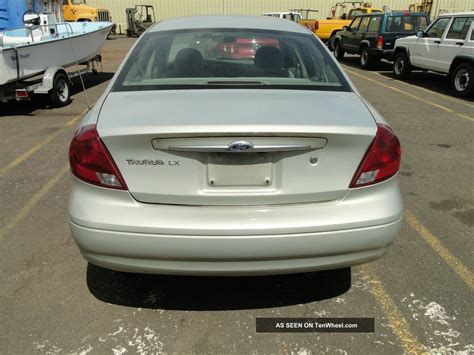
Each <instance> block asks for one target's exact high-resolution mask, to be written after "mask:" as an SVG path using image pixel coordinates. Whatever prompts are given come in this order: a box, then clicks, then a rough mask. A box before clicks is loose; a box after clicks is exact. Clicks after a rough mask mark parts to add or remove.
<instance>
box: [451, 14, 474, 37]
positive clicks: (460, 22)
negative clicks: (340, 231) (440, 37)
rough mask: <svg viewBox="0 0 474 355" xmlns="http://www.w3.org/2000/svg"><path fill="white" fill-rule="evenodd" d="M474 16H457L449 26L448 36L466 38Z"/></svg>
mask: <svg viewBox="0 0 474 355" xmlns="http://www.w3.org/2000/svg"><path fill="white" fill-rule="evenodd" d="M472 22H473V17H456V18H455V19H454V21H453V23H452V24H451V27H450V28H449V31H448V34H447V35H446V38H448V39H465V38H466V35H467V32H468V31H469V28H470V27H471V23H472Z"/></svg>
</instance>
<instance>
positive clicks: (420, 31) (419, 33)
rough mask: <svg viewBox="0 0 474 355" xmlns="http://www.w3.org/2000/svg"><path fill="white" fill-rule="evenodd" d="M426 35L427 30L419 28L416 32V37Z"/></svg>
mask: <svg viewBox="0 0 474 355" xmlns="http://www.w3.org/2000/svg"><path fill="white" fill-rule="evenodd" d="M424 36H425V32H424V31H423V30H419V31H417V32H416V37H420V38H421V37H424Z"/></svg>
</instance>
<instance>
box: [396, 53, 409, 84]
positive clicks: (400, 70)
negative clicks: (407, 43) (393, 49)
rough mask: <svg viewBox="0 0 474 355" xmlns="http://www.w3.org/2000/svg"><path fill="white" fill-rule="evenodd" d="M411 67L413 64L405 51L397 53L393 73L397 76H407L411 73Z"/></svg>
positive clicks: (402, 77)
mask: <svg viewBox="0 0 474 355" xmlns="http://www.w3.org/2000/svg"><path fill="white" fill-rule="evenodd" d="M411 69H412V68H411V64H410V63H409V60H408V56H407V54H406V53H405V52H399V53H397V54H396V55H395V59H394V61H393V75H394V76H395V78H397V79H404V78H406V77H407V76H408V75H410V72H411Z"/></svg>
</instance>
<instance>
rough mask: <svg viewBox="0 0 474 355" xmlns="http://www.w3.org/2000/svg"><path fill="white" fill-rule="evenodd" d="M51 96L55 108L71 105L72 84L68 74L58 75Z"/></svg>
mask: <svg viewBox="0 0 474 355" xmlns="http://www.w3.org/2000/svg"><path fill="white" fill-rule="evenodd" d="M49 95H50V100H51V104H52V105H53V106H55V107H63V106H66V105H69V104H70V103H71V84H70V82H69V78H68V77H67V75H66V74H64V73H57V74H56V76H55V77H54V83H53V88H52V89H51V91H50V94H49Z"/></svg>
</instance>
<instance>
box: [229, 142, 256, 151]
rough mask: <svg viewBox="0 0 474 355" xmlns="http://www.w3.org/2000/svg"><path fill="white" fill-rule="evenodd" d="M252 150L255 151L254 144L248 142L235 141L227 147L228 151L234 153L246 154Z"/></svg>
mask: <svg viewBox="0 0 474 355" xmlns="http://www.w3.org/2000/svg"><path fill="white" fill-rule="evenodd" d="M251 149H253V144H252V143H250V142H247V141H235V142H231V143H229V145H228V146H227V150H228V151H230V152H234V153H238V152H246V151H248V150H251Z"/></svg>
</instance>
